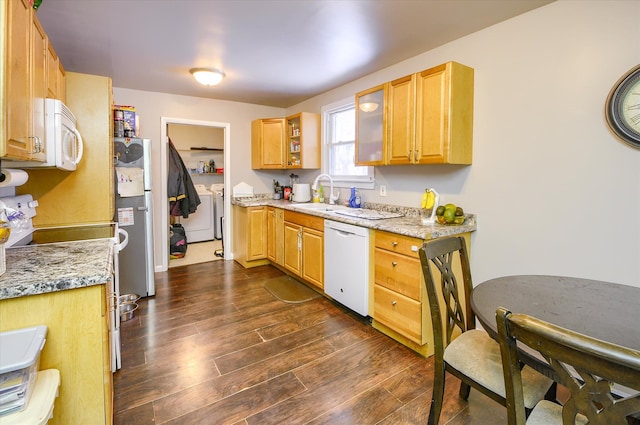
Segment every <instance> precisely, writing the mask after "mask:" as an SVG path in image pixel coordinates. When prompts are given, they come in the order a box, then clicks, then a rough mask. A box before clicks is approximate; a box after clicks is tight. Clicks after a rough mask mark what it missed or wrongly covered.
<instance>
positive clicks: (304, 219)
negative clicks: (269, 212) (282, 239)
mask: <svg viewBox="0 0 640 425" xmlns="http://www.w3.org/2000/svg"><path fill="white" fill-rule="evenodd" d="M284 221H288V222H290V223H295V224H299V225H301V226H303V227H308V228H311V229H315V230H318V231H320V232H324V218H322V217H318V216H315V215H311V214H304V213H299V212H295V211H289V210H284Z"/></svg>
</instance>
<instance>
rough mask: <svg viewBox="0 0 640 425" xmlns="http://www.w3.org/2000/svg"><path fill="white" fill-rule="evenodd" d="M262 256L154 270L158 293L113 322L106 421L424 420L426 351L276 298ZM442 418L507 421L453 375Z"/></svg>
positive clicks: (316, 303)
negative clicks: (116, 350) (117, 344)
mask: <svg viewBox="0 0 640 425" xmlns="http://www.w3.org/2000/svg"><path fill="white" fill-rule="evenodd" d="M280 275H282V273H281V272H280V271H278V270H277V269H275V268H273V267H271V266H264V267H258V268H254V269H249V270H245V269H244V268H242V267H241V266H239V265H238V264H236V263H234V262H231V261H215V262H210V263H204V264H196V265H190V266H184V267H176V268H172V269H169V271H168V272H166V273H159V274H156V296H155V297H152V298H147V299H144V300H141V302H140V308H139V309H138V311H136V313H135V316H134V318H133V319H132V320H130V321H127V322H124V323H123V324H122V355H123V368H122V369H121V370H120V371H118V372H117V373H116V374H115V377H114V387H115V424H117V425H135V424H180V425H191V424H207V425H210V424H236V425H240V424H242V425H254V424H260V425H265V424H332V425H335V424H345V425H347V424H349V425H351V424H358V425H365V424H422V423H426V418H427V416H428V411H429V400H430V397H431V388H432V381H433V380H432V361H431V359H425V358H423V357H420V356H418V355H417V354H415V353H414V352H412V351H411V350H409V349H407V348H405V347H404V346H402V345H400V344H398V343H396V342H395V341H393V340H392V339H390V338H388V337H387V336H385V335H383V334H381V333H379V332H378V331H376V330H374V329H373V328H372V327H371V326H370V325H369V324H368V322H366V321H364V320H362V318H360V317H359V316H357V315H354V314H350V313H349V312H348V311H347V310H344V309H343V308H341V307H339V306H338V305H337V304H334V303H333V302H331V301H329V300H327V299H326V298H324V297H321V298H319V299H315V300H312V301H308V302H305V303H300V304H289V303H284V302H282V301H279V300H277V299H276V298H274V297H273V296H272V295H271V294H270V293H269V292H267V291H266V290H265V289H264V287H263V284H264V281H265V280H266V279H269V278H272V277H277V276H280ZM450 378H451V381H449V383H448V390H449V394H448V395H447V397H446V404H445V408H444V412H443V415H442V420H441V424H450V425H462V424H467V425H470V424H478V425H479V424H482V425H487V424H502V423H506V412H505V410H504V408H503V407H501V406H499V405H498V404H496V403H495V402H493V401H491V400H489V399H487V398H486V397H484V396H482V395H481V394H479V393H478V392H475V391H472V392H471V396H470V398H469V402H465V401H462V400H460V399H459V398H458V396H457V390H458V383H457V382H456V381H455V378H452V377H450Z"/></svg>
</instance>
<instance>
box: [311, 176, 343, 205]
mask: <svg viewBox="0 0 640 425" xmlns="http://www.w3.org/2000/svg"><path fill="white" fill-rule="evenodd" d="M322 177H326V178H327V179H328V180H329V205H335V203H336V201H337V200H338V198H339V197H340V191H338V194H337V195H335V196H334V195H333V179H332V178H331V176H330V175H329V174H320V175H319V176H318V177H316V179H315V180H314V181H313V184H312V185H311V189H313V190H318V180H320V179H321V178H322Z"/></svg>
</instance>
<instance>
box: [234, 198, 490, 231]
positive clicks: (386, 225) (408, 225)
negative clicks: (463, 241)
mask: <svg viewBox="0 0 640 425" xmlns="http://www.w3.org/2000/svg"><path fill="white" fill-rule="evenodd" d="M231 204H232V205H235V206H238V207H243V208H248V207H260V206H271V207H275V208H281V209H285V210H290V211H295V212H299V213H303V214H309V215H313V216H317V217H322V218H324V219H327V220H333V221H339V222H342V223H347V224H353V225H355V226H360V227H365V228H369V229H374V230H382V231H385V232H390V233H396V234H399V235H404V236H409V237H414V238H418V239H422V240H429V239H436V238H441V237H446V236H454V235H459V234H462V233H469V232H475V231H476V230H477V221H476V215H475V214H466V218H467V219H466V220H465V223H463V224H461V225H455V226H447V225H442V224H430V225H429V224H427V225H424V224H422V221H421V218H420V216H419V208H411V207H401V206H394V205H384V204H372V203H365V204H364V205H363V206H364V207H365V208H370V209H378V210H384V211H393V212H402V213H403V214H405V216H403V217H399V218H389V219H384V220H367V219H362V218H351V217H348V216H344V215H339V214H333V213H326V212H322V211H315V210H307V209H302V208H297V206H298V205H300V204H297V203H295V202H291V201H283V200H274V199H271V198H268V197H264V196H255V197H251V198H232V199H231ZM303 205H304V204H303Z"/></svg>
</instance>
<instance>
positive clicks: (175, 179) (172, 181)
mask: <svg viewBox="0 0 640 425" xmlns="http://www.w3.org/2000/svg"><path fill="white" fill-rule="evenodd" d="M167 196H168V197H169V211H170V214H171V215H172V216H182V217H183V218H187V217H189V214H193V213H194V212H196V210H197V209H198V205H200V196H198V192H196V188H195V186H194V185H193V181H191V176H190V175H189V171H188V170H187V167H185V165H184V162H182V158H181V157H180V154H179V153H178V151H177V150H176V148H175V146H173V143H172V142H171V139H169V176H168V181H167Z"/></svg>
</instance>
